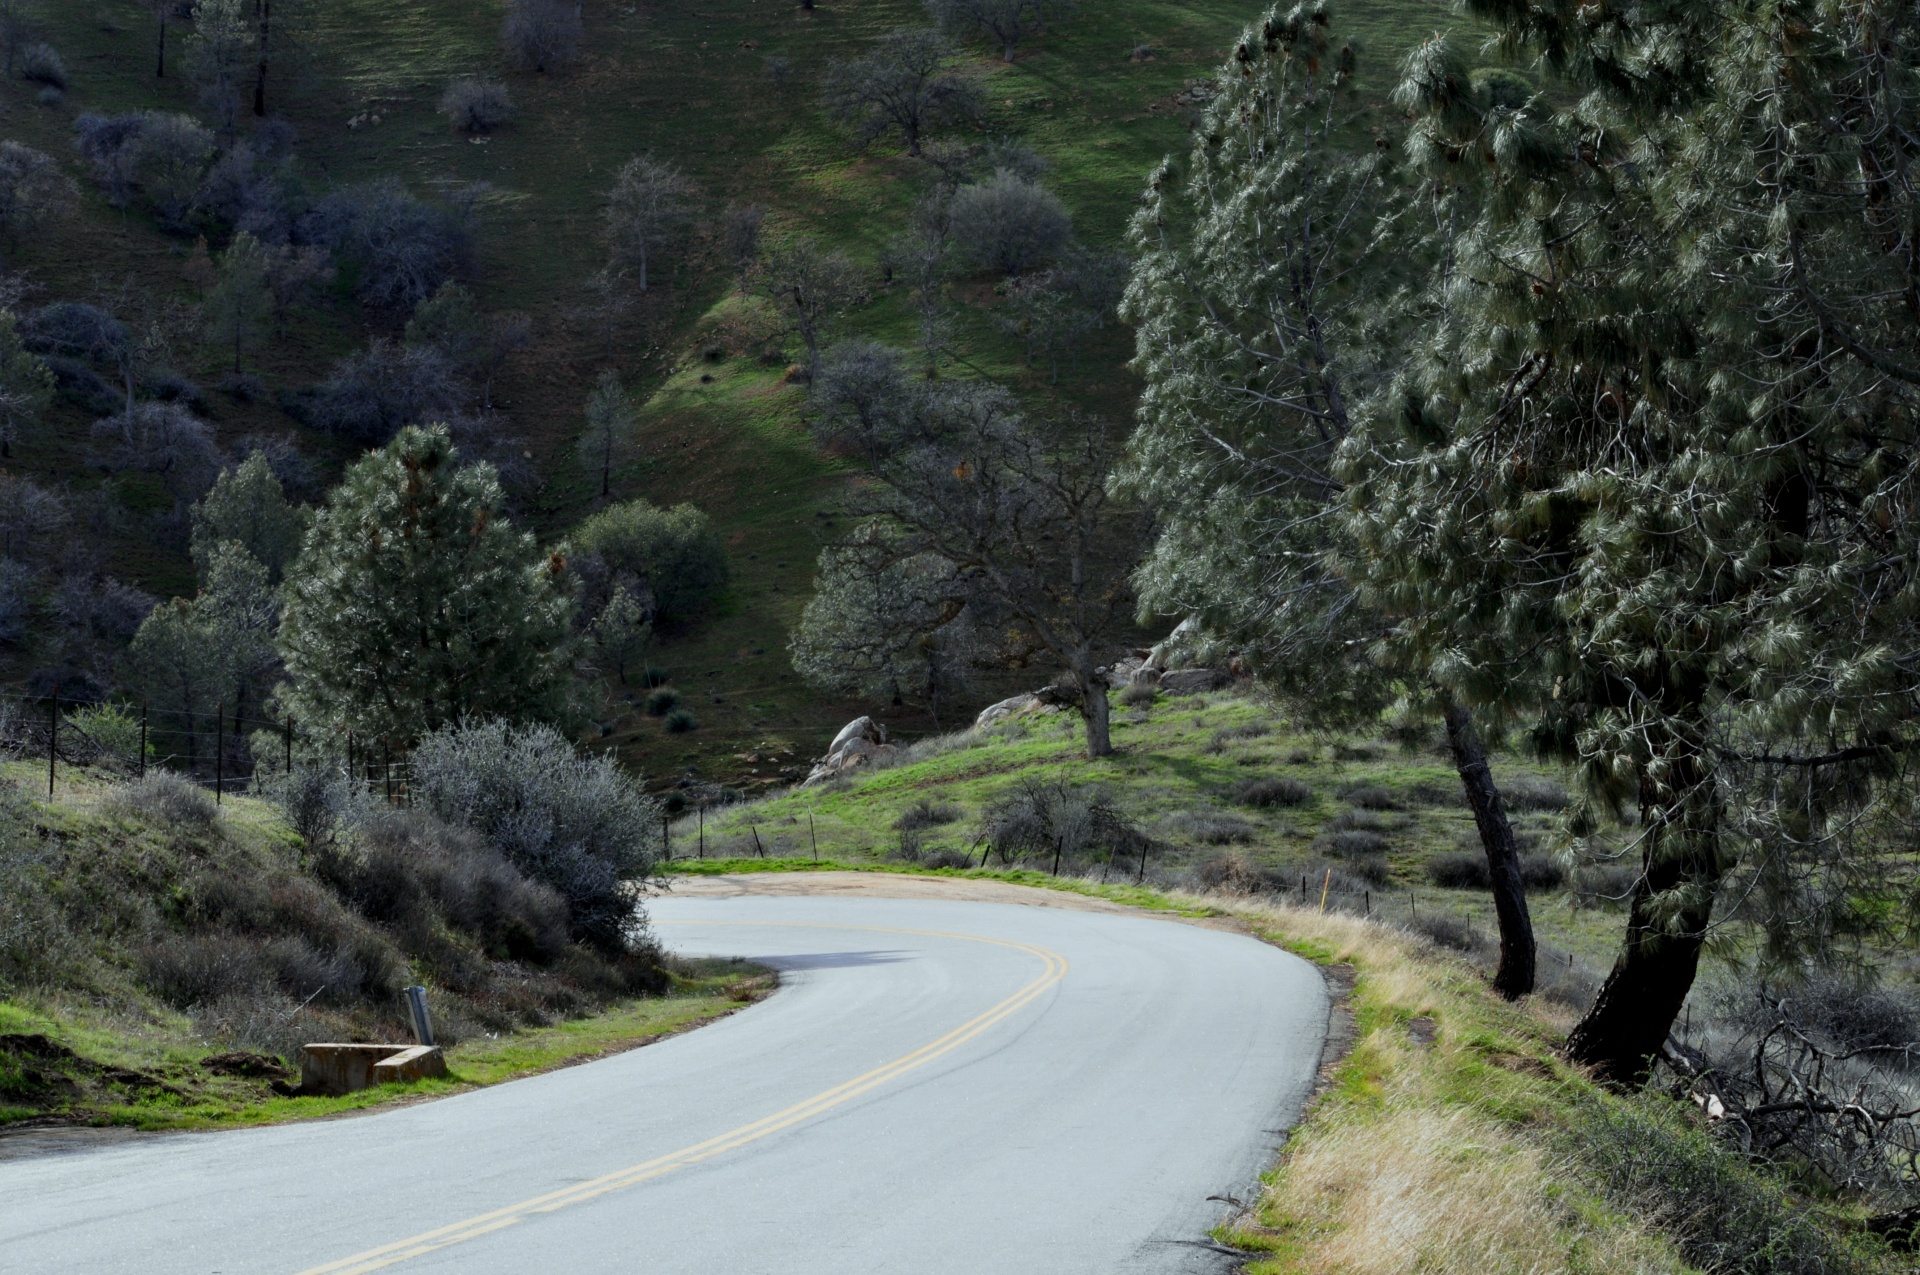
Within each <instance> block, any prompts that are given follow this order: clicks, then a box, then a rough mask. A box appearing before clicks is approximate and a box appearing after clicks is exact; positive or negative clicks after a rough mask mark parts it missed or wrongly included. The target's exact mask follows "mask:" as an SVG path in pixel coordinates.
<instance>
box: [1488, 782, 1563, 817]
mask: <svg viewBox="0 0 1920 1275" xmlns="http://www.w3.org/2000/svg"><path fill="white" fill-rule="evenodd" d="M1500 799H1501V800H1502V801H1503V802H1505V803H1506V807H1507V809H1509V810H1515V811H1527V810H1559V809H1562V808H1563V807H1565V806H1566V804H1567V790H1566V789H1565V788H1562V787H1561V786H1560V785H1559V784H1556V783H1554V782H1553V781H1552V780H1551V779H1542V778H1540V777H1539V776H1537V775H1515V776H1513V777H1512V778H1511V779H1508V780H1505V781H1504V782H1502V783H1501V785H1500Z"/></svg>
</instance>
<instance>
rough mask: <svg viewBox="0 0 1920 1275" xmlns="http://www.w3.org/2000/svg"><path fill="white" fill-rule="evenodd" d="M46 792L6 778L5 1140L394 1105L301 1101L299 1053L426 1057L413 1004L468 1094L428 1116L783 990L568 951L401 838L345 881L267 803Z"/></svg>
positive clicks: (0, 950) (77, 775)
mask: <svg viewBox="0 0 1920 1275" xmlns="http://www.w3.org/2000/svg"><path fill="white" fill-rule="evenodd" d="M36 780H37V781H39V782H40V783H41V784H44V782H45V774H44V771H41V770H39V768H38V767H26V766H22V765H20V764H19V763H7V764H6V765H5V766H3V767H0V785H4V789H3V790H0V989H4V990H0V1126H4V1125H6V1124H10V1123H17V1122H22V1121H28V1122H41V1123H54V1124H80V1123H84V1124H120V1125H131V1126H136V1127H140V1128H194V1127H205V1126H211V1125H224V1124H234V1123H257V1122H260V1121H265V1120H285V1119H299V1118H306V1117H311V1116H318V1115H327V1114H332V1113H335V1112H339V1111H342V1110H347V1109H351V1108H358V1107H364V1106H367V1105H370V1104H373V1103H378V1102H382V1101H387V1100H390V1099H391V1098H393V1097H395V1096H397V1093H396V1092H389V1091H386V1090H382V1091H379V1092H374V1091H368V1092H365V1093H361V1094H355V1095H351V1096H349V1097H346V1098H338V1099H335V1098H322V1097H306V1096H297V1095H291V1094H288V1093H286V1092H285V1087H286V1084H287V1082H289V1081H291V1082H292V1083H294V1084H297V1083H298V1081H299V1049H298V1046H299V1045H300V1044H302V1043H304V1042H307V1041H312V1040H371V1041H394V1042H403V1041H408V1040H410V1039H411V1035H410V1033H409V1029H408V1026H407V1023H406V1019H405V1010H404V1008H403V1005H404V1002H403V1000H402V997H401V988H402V987H403V986H406V985H408V984H411V983H414V982H420V983H422V984H424V985H425V986H426V987H427V988H428V997H429V1005H430V1010H431V1013H432V1015H433V1020H434V1024H435V1033H436V1036H437V1037H438V1038H439V1039H440V1040H441V1043H442V1044H444V1045H446V1046H447V1047H448V1062H449V1067H450V1072H451V1074H450V1076H449V1077H448V1078H447V1079H446V1080H444V1081H433V1082H428V1084H427V1087H426V1089H425V1090H424V1091H423V1090H420V1089H417V1088H414V1087H407V1088H406V1090H405V1091H406V1092H412V1093H418V1092H428V1093H446V1092H452V1091H454V1090H457V1089H460V1088H465V1087H470V1086H472V1085H476V1084H489V1083H493V1082H496V1081H500V1080H506V1079H511V1078H513V1077H514V1076H520V1075H526V1074H529V1073H531V1072H535V1071H541V1070H545V1069H547V1068H550V1067H555V1066H559V1065H562V1064H564V1063H566V1062H569V1061H577V1060H580V1059H582V1058H589V1057H594V1056H597V1055H599V1054H602V1053H607V1052H613V1051H617V1050H620V1049H625V1048H631V1047H633V1046H634V1045H638V1044H644V1043H646V1042H647V1041H649V1040H652V1039H656V1038H658V1037H660V1036H662V1035H667V1034H671V1033H673V1032H675V1031H679V1030H683V1029H685V1028H688V1027H693V1026H697V1025H699V1024H700V1023H702V1022H705V1021H707V1020H709V1019H711V1018H713V1017H714V1016H716V1015H719V1014H724V1013H727V1012H730V1011H731V1010H733V1009H735V1008H738V1007H739V1006H740V1005H742V1004H746V1003H749V1002H751V1001H753V1000H755V999H757V998H759V997H760V996H762V995H764V994H765V993H766V992H767V991H768V990H770V989H771V987H772V980H771V977H770V976H767V975H765V974H764V972H762V971H758V970H755V969H753V968H751V967H746V966H742V965H740V964H738V963H732V962H725V961H719V962H679V961H669V960H665V959H663V958H662V957H661V955H660V953H658V952H657V951H654V950H651V949H646V948H642V949H640V950H637V951H635V952H633V953H631V954H628V955H626V956H624V957H619V958H609V957H606V956H605V955H603V954H600V953H597V952H595V951H593V950H591V949H589V948H587V947H585V946H583V945H579V944H574V943H569V942H567V941H566V934H565V929H564V920H563V915H562V916H560V917H557V916H556V914H555V903H554V901H553V899H552V897H551V896H548V897H547V898H546V899H544V900H543V899H542V898H541V897H540V896H539V893H538V891H536V890H532V889H531V888H530V887H529V885H528V883H527V882H526V881H525V880H524V879H521V878H518V877H516V876H511V875H509V872H508V871H503V868H502V864H501V861H500V860H499V859H498V858H497V857H495V856H493V855H492V854H491V852H488V851H485V850H483V849H478V848H476V847H475V846H474V845H473V844H472V843H471V842H470V841H467V842H461V841H459V840H458V839H457V838H455V839H453V840H449V839H448V836H447V834H446V833H445V832H444V831H440V832H435V831H433V830H431V827H430V825H428V824H425V823H413V824H411V825H408V824H407V823H406V819H407V817H404V816H398V815H393V816H391V817H389V818H388V819H387V821H386V822H384V823H379V821H378V820H376V823H377V824H379V826H374V825H368V826H366V827H363V828H361V829H359V830H358V831H356V832H355V833H354V834H353V841H354V845H353V848H352V849H351V850H350V851H348V852H347V853H346V854H345V855H344V857H342V856H338V855H334V853H333V852H332V851H330V850H327V849H325V848H324V847H308V846H303V845H302V844H301V842H300V840H299V838H298V837H297V836H295V835H294V834H293V833H292V832H291V831H290V830H289V829H288V827H287V826H286V824H285V822H284V821H283V819H282V817H281V815H280V812H279V811H278V810H277V809H275V808H273V807H270V806H269V805H267V804H266V803H264V802H261V801H257V800H254V799H251V798H241V797H229V798H228V799H227V801H226V802H225V804H224V805H223V806H221V807H220V808H219V809H218V810H216V809H215V807H214V805H213V803H212V801H211V799H210V798H209V797H207V796H206V795H205V794H203V793H199V792H198V791H197V790H195V789H192V788H189V787H187V786H186V785H184V784H179V783H174V784H171V785H169V784H164V783H163V784H158V785H147V786H142V785H137V784H124V783H118V782H115V781H114V780H113V778H112V777H111V776H107V775H102V774H100V773H97V772H90V771H85V770H74V769H69V770H67V771H65V772H64V773H63V774H62V775H61V778H60V782H59V787H58V789H57V796H56V799H55V800H53V801H51V802H49V801H43V800H30V799H27V798H25V797H23V796H22V795H21V793H20V788H19V786H17V785H20V784H21V781H26V782H28V783H31V782H33V781H36ZM40 791H41V792H42V793H44V791H45V789H44V787H43V788H41V789H40ZM393 819H399V820H401V822H399V823H395V822H393V821H392V820H393ZM396 836H397V838H398V839H397V840H396ZM436 840H437V841H438V842H439V847H438V849H437V850H436V849H435V848H434V844H433V843H434V842H435V841H436ZM543 931H544V933H543ZM275 1082H280V1085H281V1088H280V1089H276V1088H275V1087H274V1085H275Z"/></svg>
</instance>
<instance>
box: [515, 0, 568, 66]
mask: <svg viewBox="0 0 1920 1275" xmlns="http://www.w3.org/2000/svg"><path fill="white" fill-rule="evenodd" d="M583 36H584V32H583V31H582V29H581V25H580V9H579V7H578V6H577V5H576V4H574V3H573V2H572V0H508V3H507V17H506V21H505V23H504V24H503V25H502V26H501V29H500V41H501V43H502V44H503V45H505V46H506V50H507V57H508V58H509V59H510V60H511V61H512V62H513V64H514V65H515V66H517V67H519V68H520V69H522V70H525V71H534V72H537V73H539V74H542V75H544V74H546V73H547V72H549V71H563V70H565V69H566V68H567V67H568V66H570V65H572V63H573V61H574V59H576V58H578V57H579V56H580V42H581V40H582V38H583Z"/></svg>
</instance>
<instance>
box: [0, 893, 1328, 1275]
mask: <svg viewBox="0 0 1920 1275" xmlns="http://www.w3.org/2000/svg"><path fill="white" fill-rule="evenodd" d="M652 911H653V915H654V918H655V921H656V923H657V924H658V925H659V932H660V936H661V938H662V939H663V941H665V942H666V943H667V944H668V945H669V946H671V947H674V948H676V949H678V950H682V951H686V952H689V953H702V954H728V955H741V956H748V957H752V958H754V959H758V960H762V961H765V962H767V963H769V964H772V965H775V966H778V967H779V968H780V969H781V970H782V971H783V979H782V984H783V985H782V989H781V991H780V992H779V993H777V994H776V995H775V996H773V997H772V998H771V999H769V1000H768V1001H766V1002H764V1003H762V1004H761V1005H758V1006H756V1007H754V1008H752V1009H751V1010H748V1011H746V1012H744V1013H741V1014H737V1015H735V1016H733V1017H731V1018H728V1019H726V1020H724V1021H722V1022H720V1023H717V1024H715V1025H713V1026H710V1027H706V1028H703V1029H701V1030H699V1031H697V1032H693V1033H690V1034H687V1035H684V1036H679V1037H676V1038H674V1039H672V1040H669V1041H665V1042H662V1043H660V1044H657V1045H653V1046H650V1047H648V1048H646V1049H642V1050H636V1051H634V1052H632V1053H628V1054H624V1055H621V1056H618V1057H615V1058H609V1059H606V1060H603V1061H601V1062H596V1063H592V1064H589V1065H586V1066H582V1067H575V1068H570V1069H567V1070H564V1071H560V1072H555V1073H551V1074H549V1075H546V1076H540V1077H535V1078H533V1079H530V1080H526V1081H521V1082H517V1083H515V1084H510V1085H503V1086H500V1087H497V1088H494V1089H489V1090H484V1091H478V1092H474V1093H469V1094H463V1095H460V1096H458V1097H455V1098H450V1099H447V1100H444V1101H441V1102H435V1103H429V1104H423V1105H421V1106H417V1107H411V1108H407V1109H404V1110H397V1111H392V1112H389V1113H385V1114H381V1115H377V1116H370V1117H366V1118H362V1119H356V1120H348V1121H336V1122H328V1123H321V1124H307V1125H290V1126H283V1127H279V1128H273V1129H261V1130H251V1131H246V1132H239V1133H230V1134H220V1135H197V1136H192V1137H174V1138H167V1139H162V1140H155V1141H153V1142H150V1143H144V1144H139V1145H134V1146H128V1147H117V1148H113V1149H107V1150H101V1151H96V1152H91V1153H87V1154H81V1155H71V1156H63V1157H58V1158H54V1159H49V1160H40V1161H27V1162H20V1163H14V1164H0V1268H4V1269H6V1270H8V1271H15V1270H18V1271H22V1272H40V1271H50V1272H51V1271H76V1272H78V1271H85V1272H90V1273H91V1272H111V1271H140V1272H166V1271H194V1272H210V1271H219V1272H241V1271H248V1272H252V1271H285V1272H313V1273H314V1275H319V1273H320V1272H327V1273H329V1275H341V1273H345V1272H361V1271H371V1270H381V1269H396V1270H418V1271H459V1272H496V1271H497V1272H510V1271H511V1272H524V1271H530V1270H556V1269H564V1270H567V1271H570V1272H609V1273H610V1272H615V1271H619V1272H628V1271H632V1270H635V1269H641V1270H646V1271H649V1272H675V1273H677V1272H685V1273H686V1275H694V1273H695V1272H701V1273H710V1272H717V1271H727V1272H760V1271H766V1272H774V1271H778V1272H794V1273H801V1272H806V1273H814V1272H817V1273H819V1275H829V1273H832V1275H848V1273H850V1272H869V1271H871V1272H896V1271H908V1270H911V1271H915V1272H955V1273H958V1272H968V1273H970V1275H972V1273H977V1272H983V1271H994V1272H1004V1273H1008V1275H1015V1273H1020V1272H1033V1273H1034V1275H1041V1273H1043V1272H1044V1273H1045V1275H1063V1273H1066V1272H1089V1273H1092V1272H1101V1273H1103V1275H1104V1273H1106V1272H1114V1271H1141V1272H1147V1271H1153V1272H1162V1271H1165V1272H1176V1271H1186V1270H1210V1269H1217V1263H1216V1261H1215V1256H1214V1255H1213V1254H1212V1253H1211V1252H1210V1250H1209V1249H1208V1248H1207V1247H1206V1245H1205V1238H1206V1233H1207V1231H1208V1229H1209V1228H1210V1227H1211V1226H1212V1225H1214V1224H1215V1223H1216V1222H1217V1221H1218V1220H1219V1219H1220V1217H1221V1216H1222V1213H1223V1211H1224V1206H1223V1205H1222V1204H1221V1203H1220V1202H1219V1201H1218V1200H1217V1199H1210V1198H1209V1197H1218V1196H1224V1195H1228V1194H1237V1193H1242V1192H1245V1191H1246V1190H1248V1189H1249V1188H1250V1187H1251V1185H1252V1183H1253V1181H1254V1179H1255V1178H1256V1176H1257V1174H1258V1173H1259V1171H1260V1169H1261V1168H1262V1167H1264V1165H1265V1164H1266V1163H1267V1161H1268V1160H1269V1159H1270V1157H1271V1156H1272V1154H1273V1151H1274V1148H1275V1146H1276V1145H1277V1142H1278V1140H1279V1137H1280V1130H1282V1129H1283V1128H1284V1127H1285V1126H1286V1124H1288V1123H1290V1122H1291V1120H1292V1119H1293V1118H1294V1117H1295V1116H1296V1115H1297V1113H1298V1110H1299V1106H1300V1104H1301V1102H1302V1101H1303V1100H1304V1098H1305V1096H1306V1094H1307V1092H1308V1088H1309V1086H1310V1085H1311V1082H1312V1078H1313V1075H1314V1070H1315V1066H1316V1063H1317V1060H1318V1055H1319V1049H1320V1042H1321V1036H1322V1033H1323V1030H1324V1025H1325V1021H1326V999H1325V993H1324V991H1323V989H1322V987H1321V984H1320V980H1319V977H1318V975H1317V973H1316V972H1315V971H1314V970H1313V969H1312V968H1311V967H1310V966H1308V965H1306V964H1305V963H1304V962H1301V961H1298V960H1296V959H1294V958H1292V957H1289V956H1287V955H1285V954H1284V953H1281V952H1278V951H1276V950H1275V949H1273V948H1271V947H1268V946H1266V945H1263V944H1260V943H1257V942H1254V941H1253V940H1251V939H1247V938H1244V937H1241V936H1238V935H1233V934H1227V933H1221V932H1218V931H1213V930H1208V929H1203V928H1200V927H1197V926H1190V925H1182V924H1178V923H1174V922H1170V921H1164V920H1159V919H1154V918H1149V917H1143V916H1140V915H1137V914H1112V913H1104V912H1098V911H1078V910H1063V909H1057V908H1040V907H1027V906H1017V905H1010V904H1004V903H987V902H974V901H953V900H947V899H941V898H913V899H891V898H871V897H832V896H829V897H814V896H805V895H800V896H788V897H777V896H768V895H762V894H753V893H746V894H740V895H738V896H735V897H700V898H667V899H663V900H658V901H656V902H655V903H654V904H653V905H652Z"/></svg>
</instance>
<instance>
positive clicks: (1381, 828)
mask: <svg viewBox="0 0 1920 1275" xmlns="http://www.w3.org/2000/svg"><path fill="white" fill-rule="evenodd" d="M1388 827H1389V825H1388V823H1387V821H1386V820H1385V819H1382V818H1381V817H1380V816H1379V815H1377V814H1374V813H1373V812H1372V811H1369V810H1343V811H1341V812H1340V813H1339V814H1337V815H1335V816H1334V817H1333V818H1331V819H1329V820H1327V824H1326V827H1325V828H1324V829H1323V831H1325V832H1342V831H1345V830H1348V829H1357V830H1358V831H1361V832H1380V833H1384V832H1386V831H1387V829H1388Z"/></svg>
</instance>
